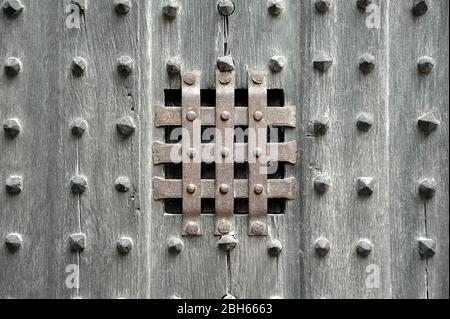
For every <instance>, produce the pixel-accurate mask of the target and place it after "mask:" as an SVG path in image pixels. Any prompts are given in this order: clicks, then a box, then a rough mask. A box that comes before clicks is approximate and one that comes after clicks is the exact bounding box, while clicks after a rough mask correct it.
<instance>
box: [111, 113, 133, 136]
mask: <svg viewBox="0 0 450 319" xmlns="http://www.w3.org/2000/svg"><path fill="white" fill-rule="evenodd" d="M116 129H117V132H118V133H119V135H121V136H122V137H124V138H127V137H130V136H131V135H133V134H134V132H135V131H136V125H135V124H134V121H133V118H132V117H131V116H125V117H123V118H121V119H119V120H118V121H117V123H116Z"/></svg>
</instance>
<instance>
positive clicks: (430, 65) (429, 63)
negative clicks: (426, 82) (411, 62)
mask: <svg viewBox="0 0 450 319" xmlns="http://www.w3.org/2000/svg"><path fill="white" fill-rule="evenodd" d="M434 65H435V61H434V59H433V58H431V57H429V56H425V57H421V58H420V59H419V61H418V62H417V70H418V71H419V73H421V74H423V75H428V74H430V73H431V71H433V69H434Z"/></svg>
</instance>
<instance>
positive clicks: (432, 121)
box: [417, 112, 441, 135]
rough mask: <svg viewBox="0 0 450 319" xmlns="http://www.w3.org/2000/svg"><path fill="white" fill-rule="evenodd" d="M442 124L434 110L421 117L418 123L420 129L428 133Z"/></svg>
mask: <svg viewBox="0 0 450 319" xmlns="http://www.w3.org/2000/svg"><path fill="white" fill-rule="evenodd" d="M440 124H441V123H440V122H439V120H438V119H437V117H436V115H434V112H430V113H427V114H425V115H424V116H422V117H420V118H419V120H418V123H417V125H418V126H419V129H420V130H421V131H422V132H423V133H424V134H426V135H429V134H431V133H432V132H433V131H435V130H436V129H437V128H438V126H439V125H440Z"/></svg>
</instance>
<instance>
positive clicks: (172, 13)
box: [163, 0, 180, 20]
mask: <svg viewBox="0 0 450 319" xmlns="http://www.w3.org/2000/svg"><path fill="white" fill-rule="evenodd" d="M179 10H180V5H179V3H178V1H177V0H168V1H167V3H166V4H165V5H164V7H163V15H164V16H165V17H166V18H167V19H169V20H173V19H175V18H176V17H177V15H178V11H179Z"/></svg>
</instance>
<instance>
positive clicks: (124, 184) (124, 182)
mask: <svg viewBox="0 0 450 319" xmlns="http://www.w3.org/2000/svg"><path fill="white" fill-rule="evenodd" d="M114 188H115V189H116V191H118V192H120V193H126V192H128V191H129V190H130V189H131V182H130V180H129V178H128V177H125V176H119V177H117V178H116V180H115V181H114Z"/></svg>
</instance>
